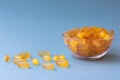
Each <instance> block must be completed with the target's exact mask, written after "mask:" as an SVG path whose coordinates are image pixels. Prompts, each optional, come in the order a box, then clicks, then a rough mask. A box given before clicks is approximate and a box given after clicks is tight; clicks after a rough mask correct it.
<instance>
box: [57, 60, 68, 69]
mask: <svg viewBox="0 0 120 80" xmlns="http://www.w3.org/2000/svg"><path fill="white" fill-rule="evenodd" d="M56 64H57V66H58V67H61V68H69V62H68V60H58V61H56Z"/></svg>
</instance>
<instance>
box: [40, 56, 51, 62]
mask: <svg viewBox="0 0 120 80" xmlns="http://www.w3.org/2000/svg"><path fill="white" fill-rule="evenodd" d="M42 59H43V60H45V61H48V62H49V61H51V60H52V58H51V56H50V55H44V56H42Z"/></svg>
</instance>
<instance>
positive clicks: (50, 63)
mask: <svg viewBox="0 0 120 80" xmlns="http://www.w3.org/2000/svg"><path fill="white" fill-rule="evenodd" d="M38 55H39V56H40V57H41V58H42V60H44V62H43V63H42V67H43V68H44V69H46V70H54V69H55V65H54V62H55V63H56V65H57V66H58V67H60V68H66V69H67V68H69V62H68V60H67V59H66V58H65V56H64V55H63V54H60V55H54V56H51V54H50V52H49V51H41V52H39V53H38ZM4 61H5V62H11V57H10V55H6V56H4ZM12 61H13V63H14V64H15V65H17V66H18V67H19V68H24V69H27V68H30V63H29V61H31V62H32V64H33V65H35V66H39V65H40V62H39V60H38V58H31V54H30V53H29V52H21V53H19V54H18V55H15V56H14V58H13V60H12Z"/></svg>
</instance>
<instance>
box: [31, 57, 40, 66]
mask: <svg viewBox="0 0 120 80" xmlns="http://www.w3.org/2000/svg"><path fill="white" fill-rule="evenodd" d="M32 63H33V64H34V65H36V66H38V65H39V60H38V59H37V58H33V59H32Z"/></svg>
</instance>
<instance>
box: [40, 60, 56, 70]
mask: <svg viewBox="0 0 120 80" xmlns="http://www.w3.org/2000/svg"><path fill="white" fill-rule="evenodd" d="M42 66H43V68H44V69H46V70H54V68H55V67H54V64H53V63H51V62H45V63H43V64H42Z"/></svg>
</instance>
